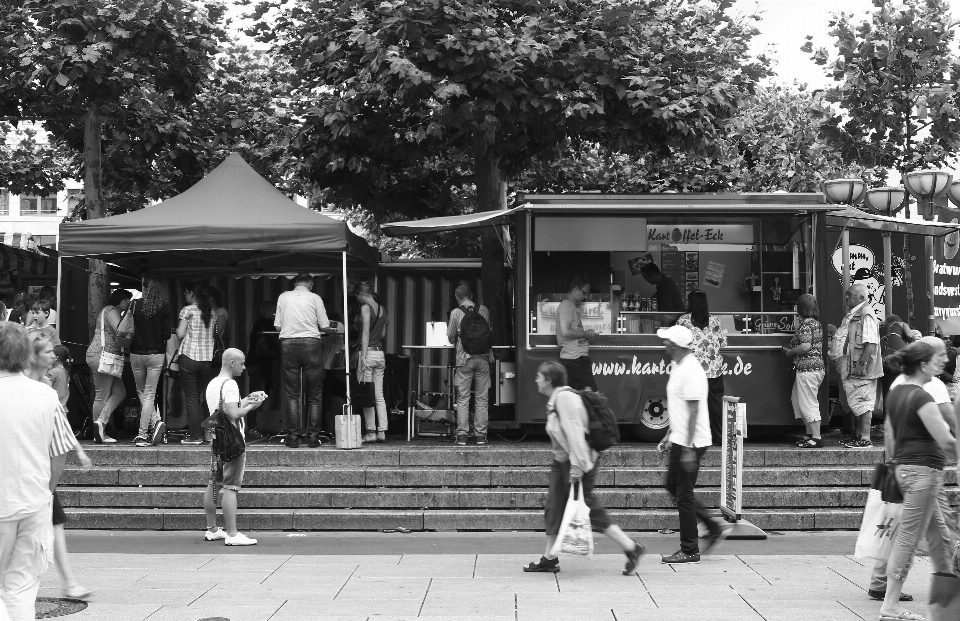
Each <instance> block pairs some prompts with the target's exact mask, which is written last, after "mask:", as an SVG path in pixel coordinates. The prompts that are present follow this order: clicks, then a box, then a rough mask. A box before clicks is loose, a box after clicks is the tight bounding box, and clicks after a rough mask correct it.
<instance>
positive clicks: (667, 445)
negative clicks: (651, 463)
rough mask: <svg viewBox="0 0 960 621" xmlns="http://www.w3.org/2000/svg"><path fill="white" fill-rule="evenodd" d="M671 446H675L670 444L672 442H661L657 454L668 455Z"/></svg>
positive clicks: (666, 440)
mask: <svg viewBox="0 0 960 621" xmlns="http://www.w3.org/2000/svg"><path fill="white" fill-rule="evenodd" d="M671 446H673V443H672V442H670V440H668V439H666V438H664V439H663V440H661V441H660V444H658V445H657V452H658V453H666V452H667V451H669V450H670V447H671Z"/></svg>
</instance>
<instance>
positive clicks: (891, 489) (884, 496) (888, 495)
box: [870, 387, 923, 504]
mask: <svg viewBox="0 0 960 621" xmlns="http://www.w3.org/2000/svg"><path fill="white" fill-rule="evenodd" d="M922 390H923V389H922V388H919V387H918V388H917V389H916V390H914V392H913V394H911V395H910V400H909V401H908V402H907V408H906V410H905V411H904V412H903V415H902V416H898V417H897V430H896V433H895V434H894V435H893V440H894V443H896V440H897V438H902V437H903V426H904V424H905V423H904V421H905V420H906V418H907V413H909V412H910V409H911V408H912V407H913V402H914V401H915V400H916V397H917V394H918V391H922ZM870 488H871V489H875V490H879V491H880V498H881V500H882V501H883V502H890V503H894V504H900V503H902V502H903V489H902V488H901V487H900V481H898V480H897V462H896V460H895V459H888V460H887V461H886V463H882V464H877V465H875V466H874V467H873V478H872V479H871V480H870Z"/></svg>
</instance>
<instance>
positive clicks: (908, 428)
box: [887, 384, 947, 470]
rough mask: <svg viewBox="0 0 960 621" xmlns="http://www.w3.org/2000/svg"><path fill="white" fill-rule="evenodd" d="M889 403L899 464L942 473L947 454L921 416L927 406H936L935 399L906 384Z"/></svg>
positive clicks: (897, 388)
mask: <svg viewBox="0 0 960 621" xmlns="http://www.w3.org/2000/svg"><path fill="white" fill-rule="evenodd" d="M887 399H888V400H889V402H888V404H887V416H889V417H890V426H891V427H892V428H893V435H894V439H895V441H896V449H895V454H894V459H895V460H896V461H897V463H898V464H904V465H914V466H927V467H928V468H936V469H938V470H942V469H943V466H944V464H946V462H947V458H946V454H945V453H944V451H943V449H942V448H940V445H939V444H937V441H936V440H934V439H933V436H932V435H930V432H929V431H927V426H926V425H924V424H923V420H922V419H921V418H920V415H919V414H918V413H917V412H918V411H919V410H920V408H922V407H923V406H924V405H926V404H928V403H933V402H934V401H933V397H931V396H930V394H929V393H927V391H925V390H921V389H920V387H919V386H917V385H914V384H906V385H901V386H898V387H896V388H894V389H892V390H891V391H890V393H889V394H888V396H887ZM904 417H906V418H904Z"/></svg>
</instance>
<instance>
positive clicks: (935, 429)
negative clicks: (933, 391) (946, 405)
mask: <svg viewBox="0 0 960 621" xmlns="http://www.w3.org/2000/svg"><path fill="white" fill-rule="evenodd" d="M917 415H918V416H920V420H921V421H923V426H924V427H926V428H927V431H928V432H929V433H930V435H931V436H933V439H934V440H936V441H937V444H938V445H939V446H940V448H942V449H943V450H944V451H946V452H947V453H950V454H953V453H955V452H956V450H957V440H956V438H954V437H953V435H952V434H951V433H950V427H948V426H947V423H946V422H944V420H943V416H942V415H941V414H940V408H938V407H937V406H936V404H935V403H924V404H923V405H922V406H920V409H919V410H917Z"/></svg>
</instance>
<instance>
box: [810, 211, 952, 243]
mask: <svg viewBox="0 0 960 621" xmlns="http://www.w3.org/2000/svg"><path fill="white" fill-rule="evenodd" d="M827 226H832V227H837V228H848V229H863V230H867V231H880V232H884V233H909V234H911V235H930V236H933V237H943V236H944V235H949V234H950V233H953V232H955V231H960V224H950V223H948V222H931V221H916V220H898V219H896V218H890V217H888V216H881V215H877V214H873V213H867V212H865V211H860V210H859V209H857V208H856V207H838V208H837V210H836V211H832V212H830V213H829V214H827Z"/></svg>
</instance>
